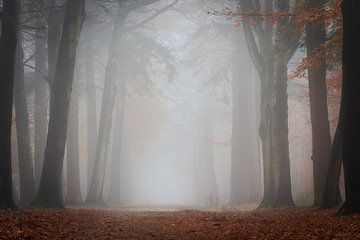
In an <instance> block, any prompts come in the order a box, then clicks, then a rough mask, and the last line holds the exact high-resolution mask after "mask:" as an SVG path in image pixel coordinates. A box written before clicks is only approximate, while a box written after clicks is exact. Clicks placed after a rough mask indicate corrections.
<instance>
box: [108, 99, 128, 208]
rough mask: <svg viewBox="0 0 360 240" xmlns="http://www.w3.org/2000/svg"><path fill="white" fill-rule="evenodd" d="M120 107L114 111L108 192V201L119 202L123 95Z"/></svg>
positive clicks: (123, 112)
mask: <svg viewBox="0 0 360 240" xmlns="http://www.w3.org/2000/svg"><path fill="white" fill-rule="evenodd" d="M119 104H120V107H118V110H117V112H116V117H115V126H114V134H113V141H112V153H111V170H110V171H111V173H110V174H111V176H110V194H109V201H110V202H111V203H115V204H119V203H120V201H121V196H120V181H121V180H120V179H121V176H120V174H119V173H120V167H121V146H122V137H123V125H124V123H123V121H124V114H125V109H124V106H125V96H122V99H121V101H120V103H119Z"/></svg>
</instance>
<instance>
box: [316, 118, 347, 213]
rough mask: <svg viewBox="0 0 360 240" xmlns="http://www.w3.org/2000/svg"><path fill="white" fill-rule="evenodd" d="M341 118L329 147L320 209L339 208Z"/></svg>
mask: <svg viewBox="0 0 360 240" xmlns="http://www.w3.org/2000/svg"><path fill="white" fill-rule="evenodd" d="M341 125H342V123H341V116H340V118H339V123H338V126H337V128H336V132H335V136H334V140H333V143H332V147H331V154H330V162H329V168H328V171H327V175H326V183H325V186H324V192H323V198H322V204H321V208H322V209H328V208H333V207H336V206H339V204H340V202H341V195H340V190H339V180H340V174H341V163H342V158H341Z"/></svg>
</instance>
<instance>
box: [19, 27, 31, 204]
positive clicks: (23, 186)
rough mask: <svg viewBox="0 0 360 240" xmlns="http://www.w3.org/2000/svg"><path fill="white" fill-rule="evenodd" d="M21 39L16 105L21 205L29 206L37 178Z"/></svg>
mask: <svg viewBox="0 0 360 240" xmlns="http://www.w3.org/2000/svg"><path fill="white" fill-rule="evenodd" d="M19 36H20V34H19ZM20 39H21V37H19V39H18V42H19V43H18V47H17V52H16V64H15V90H14V105H15V113H16V133H17V144H18V154H19V176H20V203H21V204H25V205H27V204H30V203H31V201H32V200H33V199H34V196H35V178H34V167H33V158H32V150H31V137H30V129H29V113H28V105H27V98H26V91H25V81H24V80H25V79H24V66H23V58H24V53H23V48H22V44H21V40H20Z"/></svg>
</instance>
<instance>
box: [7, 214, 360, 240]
mask: <svg viewBox="0 0 360 240" xmlns="http://www.w3.org/2000/svg"><path fill="white" fill-rule="evenodd" d="M335 212H336V210H328V211H319V210H314V209H311V208H291V209H280V210H271V211H270V210H261V211H258V210H257V211H247V212H246V211H245V212H239V211H210V212H209V211H207V212H204V211H196V210H183V211H165V212H164V211H147V212H139V211H121V210H120V211H107V210H95V209H93V210H91V209H66V210H44V209H22V210H21V211H20V212H14V213H10V212H4V211H2V212H0V239H94V240H95V239H96V240H102V239H360V236H359V235H358V229H359V228H360V215H352V216H348V217H341V218H336V217H334V214H335Z"/></svg>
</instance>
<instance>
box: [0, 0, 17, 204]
mask: <svg viewBox="0 0 360 240" xmlns="http://www.w3.org/2000/svg"><path fill="white" fill-rule="evenodd" d="M19 13H20V0H3V6H2V21H1V37H0V77H1V81H0V84H1V85H0V109H1V117H0V146H1V147H0V208H2V209H16V205H15V203H14V201H13V195H12V194H13V190H12V187H13V185H12V168H11V126H12V110H13V98H14V68H15V55H16V48H17V35H18V25H19Z"/></svg>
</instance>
